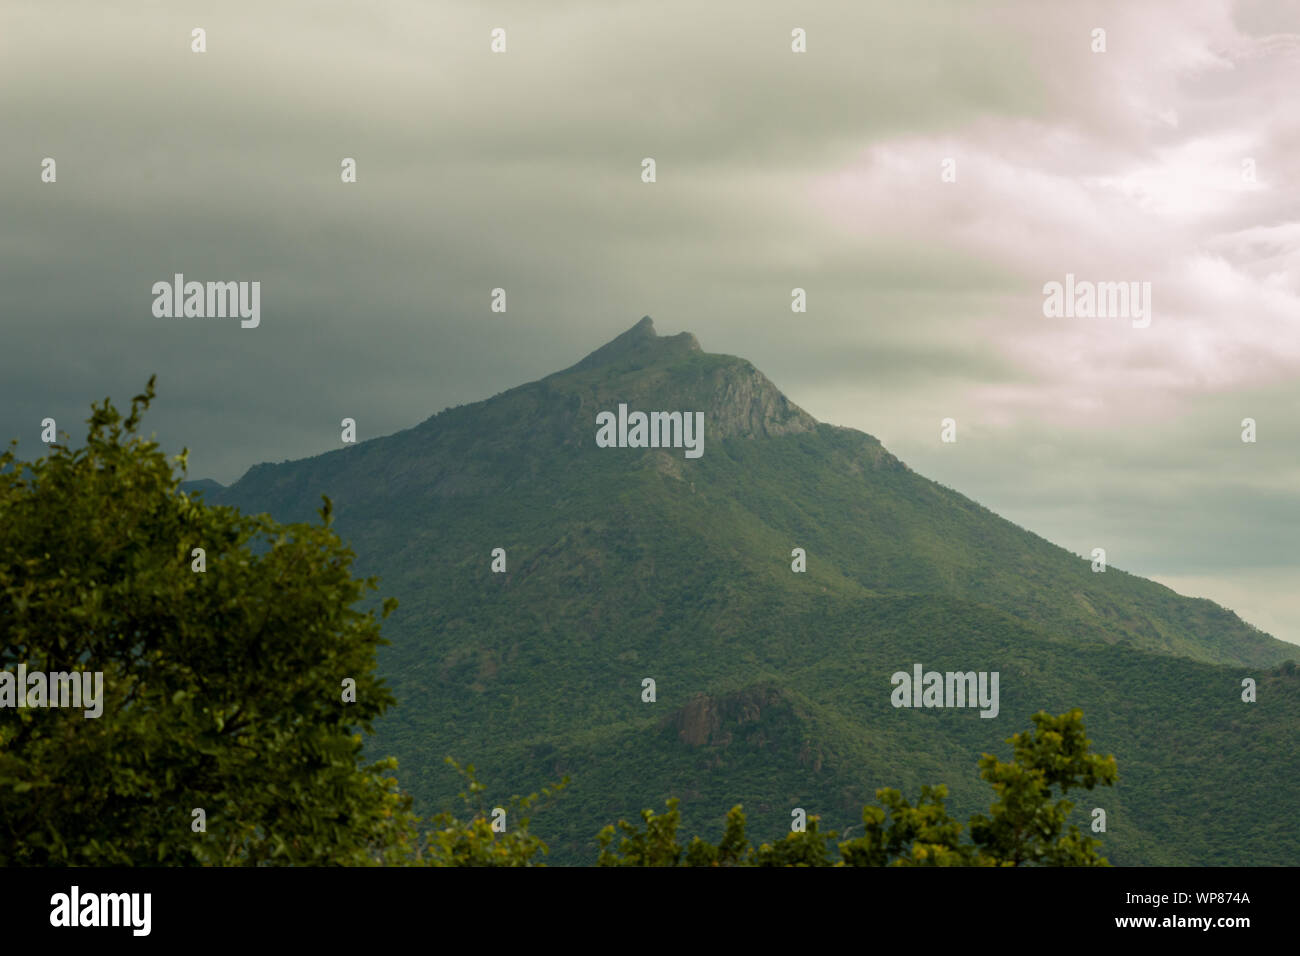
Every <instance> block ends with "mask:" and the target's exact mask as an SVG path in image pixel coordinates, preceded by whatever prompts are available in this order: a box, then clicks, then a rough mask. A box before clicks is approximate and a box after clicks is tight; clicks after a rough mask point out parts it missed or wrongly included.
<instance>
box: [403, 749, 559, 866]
mask: <svg viewBox="0 0 1300 956" xmlns="http://www.w3.org/2000/svg"><path fill="white" fill-rule="evenodd" d="M447 763H448V764H450V765H451V766H452V767H453V768H454V769H455V770H456V772H457V773H458V774H460V775H461V777H462V778H463V779H464V780H465V782H466V788H465V790H464V791H462V793H461V794H460V799H461V800H462V801H463V802H464V804H465V806H466V808H467V809H468V810H469V811H470V814H471V815H470V817H469V818H468V819H461V818H458V817H456V816H455V815H454V814H453V813H451V812H450V811H443V812H441V813H438V814H435V815H434V816H433V817H432V819H431V820H430V822H431V823H432V824H433V827H434V829H432V830H431V831H430V832H429V834H428V838H427V846H426V849H425V851H424V852H423V853H420V854H417V855H416V858H415V860H414V862H415V863H416V864H417V865H425V866H544V865H545V864H543V863H541V862H539V861H537V859H536V857H537V856H538V854H542V855H544V854H545V853H546V852H547V847H546V844H545V843H543V842H542V841H541V840H540V839H539V838H538V837H536V836H534V835H533V834H532V833H530V832H529V829H528V827H529V823H530V821H531V817H530V811H531V809H532V808H533V807H535V806H536V805H537V804H538V801H539V800H547V799H550V798H552V797H554V796H555V795H556V794H557V793H559V792H560V791H561V790H562V789H564V787H566V786H567V785H568V782H569V781H568V778H565V779H563V780H561V781H560V782H559V783H557V784H554V785H552V786H550V787H544V788H542V790H541V792H540V793H530V794H529V795H528V796H526V797H520V796H515V797H512V798H511V799H510V801H509V802H508V803H506V804H505V805H504V806H503V807H501V808H500V809H502V810H505V817H504V820H503V822H504V823H505V825H506V828H505V830H504V831H502V832H497V831H495V830H494V829H493V827H492V822H493V814H492V812H491V811H493V810H495V809H497V808H495V807H489V805H488V804H487V802H486V799H485V797H484V792H485V790H486V787H485V786H484V785H483V784H482V783H480V782H479V779H478V776H477V774H476V773H475V770H474V765H473V764H468V765H466V766H464V767H462V766H461V765H460V764H458V763H457V762H456V761H455V760H453V759H452V758H451V757H448V758H447Z"/></svg>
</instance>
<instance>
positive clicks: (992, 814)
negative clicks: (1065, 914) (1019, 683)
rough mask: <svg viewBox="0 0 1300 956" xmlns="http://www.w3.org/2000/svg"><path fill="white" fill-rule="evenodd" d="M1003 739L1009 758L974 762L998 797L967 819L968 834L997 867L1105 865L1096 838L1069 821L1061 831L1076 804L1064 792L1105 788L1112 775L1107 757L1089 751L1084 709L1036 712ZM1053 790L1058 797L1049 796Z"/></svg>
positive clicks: (1112, 764)
mask: <svg viewBox="0 0 1300 956" xmlns="http://www.w3.org/2000/svg"><path fill="white" fill-rule="evenodd" d="M1009 743H1010V744H1011V745H1012V749H1013V753H1014V756H1013V759H1012V760H1011V761H1010V762H1007V763H1004V762H1002V761H1000V760H998V759H997V758H996V757H994V756H993V755H992V754H985V755H984V756H983V758H982V759H981V760H980V776H981V777H983V778H984V780H986V781H987V782H988V783H990V784H992V786H993V791H994V793H996V794H997V800H996V801H994V803H993V806H992V807H991V808H990V810H989V813H988V815H987V816H985V815H976V816H975V817H972V818H971V822H970V829H971V837H972V839H974V841H975V842H976V843H977V844H978V845H979V846H980V848H981V849H982V851H983V852H984V853H985V854H987V855H988V856H989V857H991V858H992V859H993V860H994V861H996V862H998V863H1002V864H1011V865H1016V866H1018V865H1021V864H1026V863H1029V864H1033V863H1043V864H1047V865H1050V866H1105V865H1106V861H1105V860H1104V859H1102V858H1101V857H1099V856H1098V855H1097V849H1098V848H1099V847H1100V846H1101V841H1100V840H1094V839H1092V838H1090V837H1086V836H1083V835H1082V834H1080V833H1079V829H1078V827H1075V826H1071V827H1070V828H1069V830H1068V831H1067V830H1066V829H1065V825H1066V821H1067V819H1068V818H1069V816H1070V810H1071V809H1072V808H1073V806H1074V804H1072V803H1071V802H1070V801H1069V800H1066V799H1065V798H1064V794H1065V793H1066V792H1067V791H1069V790H1071V789H1075V788H1080V787H1081V788H1083V789H1085V790H1091V789H1092V788H1093V787H1096V786H1098V785H1099V784H1100V785H1104V786H1110V785H1112V784H1113V783H1114V782H1115V780H1116V776H1117V771H1116V767H1115V758H1114V757H1113V756H1112V757H1101V756H1098V755H1096V754H1091V753H1089V752H1088V750H1089V746H1090V741H1089V740H1088V738H1087V737H1086V736H1084V729H1083V712H1082V711H1080V710H1072V711H1070V712H1069V713H1068V714H1061V715H1060V716H1058V717H1052V716H1050V715H1048V714H1043V713H1039V714H1035V715H1034V729H1033V730H1032V731H1029V732H1027V733H1019V734H1016V735H1014V736H1013V737H1012V738H1011V740H1010V741H1009ZM1053 787H1055V788H1058V789H1059V790H1060V792H1061V794H1062V797H1061V798H1060V799H1057V800H1055V801H1053V799H1052V796H1053V793H1052V788H1053Z"/></svg>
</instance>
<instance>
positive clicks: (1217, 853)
mask: <svg viewBox="0 0 1300 956" xmlns="http://www.w3.org/2000/svg"><path fill="white" fill-rule="evenodd" d="M619 403H625V404H627V405H628V406H629V408H630V409H634V410H636V409H639V410H642V411H651V410H668V411H678V410H681V411H692V412H693V411H702V412H703V413H704V416H705V423H706V424H705V440H704V454H703V456H702V457H700V458H698V459H688V458H686V457H685V456H684V454H683V451H682V449H680V448H676V449H636V448H597V447H596V443H595V434H596V415H597V413H598V412H600V411H604V410H616V409H617V407H618V405H619ZM322 493H324V494H328V495H330V497H331V498H332V499H333V500H334V503H335V515H336V522H337V527H338V529H339V531H340V533H341V534H342V535H343V536H344V537H345V538H346V539H347V540H349V541H350V543H351V544H352V546H353V547H354V549H355V550H356V551H357V554H358V562H357V567H358V571H359V572H360V573H365V574H372V573H373V574H378V575H380V576H381V577H382V579H383V586H382V593H383V594H385V595H390V594H391V595H393V596H395V597H397V598H398V599H399V601H400V602H401V607H400V609H399V610H398V611H397V612H396V613H395V614H394V615H393V616H392V617H391V618H390V619H389V624H388V625H387V626H386V628H385V632H386V634H387V635H388V636H389V638H390V640H392V641H393V646H392V647H390V648H388V649H386V652H385V654H384V656H383V657H382V658H381V669H382V670H383V672H384V674H385V676H386V677H387V678H388V679H389V681H390V683H391V684H392V686H393V688H394V690H395V692H396V694H397V697H398V699H399V701H400V702H401V705H400V707H399V708H398V709H397V712H396V713H395V715H394V716H393V717H391V718H389V719H388V720H387V721H386V722H385V724H384V725H383V727H382V728H381V733H380V739H379V740H378V741H377V744H376V750H377V751H382V752H385V753H388V752H391V753H394V754H396V755H397V756H398V758H399V760H400V761H401V765H402V771H401V778H402V780H403V783H404V785H406V786H408V787H410V788H411V789H413V790H414V791H415V792H416V794H417V796H418V797H419V798H420V799H421V800H422V801H423V802H424V803H425V806H426V808H427V807H428V806H430V805H434V804H441V803H445V802H447V801H448V800H449V799H450V797H451V796H452V795H453V794H454V793H455V792H456V789H457V782H456V780H455V779H454V778H453V777H452V776H451V775H450V774H449V773H448V772H447V771H446V769H445V768H443V766H442V764H441V758H442V757H443V756H444V755H446V754H448V753H452V754H455V755H456V756H457V757H459V758H461V759H467V760H472V761H473V762H475V763H476V764H478V765H479V766H480V767H481V768H482V769H483V770H484V776H485V779H486V780H487V781H489V782H495V783H499V784H500V785H501V786H502V787H504V788H506V789H507V790H510V791H527V790H529V789H533V788H536V786H538V785H539V784H541V783H542V782H544V781H545V780H547V779H550V778H553V777H554V776H555V775H557V774H558V773H562V772H568V773H571V774H572V775H573V776H574V777H575V785H574V786H573V788H572V789H571V790H570V791H569V792H568V793H567V794H566V795H565V797H564V798H563V802H562V803H561V804H560V805H558V806H557V807H556V809H555V810H553V811H552V812H551V813H550V814H548V815H546V816H544V817H542V818H540V819H539V827H540V830H541V832H543V833H545V834H549V835H551V836H552V837H553V838H554V843H555V847H554V849H555V854H556V859H557V862H589V861H590V860H592V859H593V858H594V852H593V847H594V842H593V840H592V838H593V836H594V834H595V832H596V830H597V829H598V828H599V827H600V826H602V825H603V824H604V823H607V822H611V821H612V820H613V819H614V818H616V817H617V816H619V815H624V816H626V815H629V814H632V813H635V811H636V809H638V808H639V807H641V806H649V805H657V804H659V803H661V802H662V799H663V798H664V797H666V796H668V795H670V794H675V795H679V796H682V797H683V803H682V809H683V814H684V817H685V820H686V823H687V824H688V825H689V826H694V827H697V828H712V827H713V826H714V825H715V824H716V822H717V821H720V819H721V815H722V814H723V813H724V812H725V811H726V809H727V808H728V807H729V806H731V805H732V804H733V803H735V802H744V803H745V804H746V806H747V809H748V810H749V811H750V812H751V822H752V823H753V825H754V833H755V835H756V836H758V837H760V838H763V837H771V836H775V835H778V834H779V833H780V832H781V830H782V829H783V828H784V827H786V826H788V820H789V813H790V810H791V808H793V807H795V806H802V807H804V808H805V809H807V810H809V812H821V813H823V814H824V816H825V820H826V824H827V825H830V826H837V827H843V826H847V825H849V824H852V823H855V822H858V814H859V812H860V808H861V805H862V803H863V802H865V801H867V800H869V799H870V798H871V793H872V791H873V790H874V789H875V788H876V787H879V786H886V785H891V786H898V785H902V786H908V787H913V786H915V785H919V784H920V783H923V782H946V783H948V784H949V785H950V786H951V787H952V789H953V791H954V805H955V806H956V807H957V809H958V810H960V811H962V812H963V815H964V812H966V811H969V810H971V809H975V808H976V807H977V806H985V805H987V802H988V800H987V797H986V795H985V794H984V793H983V791H982V790H981V787H982V784H979V783H978V781H977V779H976V772H975V760H976V759H977V757H978V755H979V753H980V752H981V751H984V750H990V749H998V748H1000V746H1001V741H1002V740H1003V738H1005V737H1007V736H1009V735H1010V734H1011V733H1012V732H1014V731H1016V730H1019V729H1022V728H1023V727H1025V726H1026V725H1027V723H1028V717H1029V714H1030V713H1032V712H1033V711H1035V710H1038V709H1040V708H1042V709H1048V710H1053V711H1061V710H1064V709H1067V708H1068V707H1071V706H1081V707H1083V708H1084V710H1085V714H1086V717H1087V720H1088V724H1089V728H1090V732H1091V733H1092V736H1093V739H1094V740H1095V741H1096V743H1097V746H1098V747H1099V748H1100V749H1102V750H1104V751H1107V752H1114V753H1115V754H1116V756H1117V758H1118V759H1119V762H1120V773H1121V783H1120V786H1119V787H1118V788H1117V789H1116V791H1115V792H1113V793H1108V794H1105V795H1103V796H1102V797H1100V798H1099V799H1100V800H1102V801H1106V802H1103V803H1099V804H1098V805H1101V806H1104V807H1105V808H1106V809H1107V812H1108V814H1109V815H1110V819H1111V828H1110V833H1109V834H1108V839H1107V847H1108V851H1109V852H1110V855H1111V857H1112V859H1113V860H1114V861H1115V862H1127V863H1139V862H1141V863H1174V862H1182V863H1227V862H1234V863H1263V862H1294V859H1295V858H1296V856H1297V852H1296V851H1297V848H1298V844H1297V838H1296V836H1295V835H1294V833H1293V832H1291V828H1289V827H1287V826H1284V825H1281V824H1276V823H1275V822H1273V821H1277V820H1279V819H1282V820H1285V819H1287V817H1288V816H1292V818H1293V815H1285V814H1280V813H1279V811H1280V810H1281V807H1280V806H1279V800H1281V801H1282V802H1285V803H1288V804H1289V807H1290V809H1292V810H1294V809H1296V804H1297V800H1296V798H1295V797H1294V796H1291V795H1287V796H1283V797H1279V796H1278V790H1277V785H1278V784H1279V783H1283V782H1294V778H1295V765H1294V760H1293V758H1292V757H1291V753H1292V750H1293V743H1292V742H1293V741H1294V739H1295V736H1296V731H1297V729H1298V728H1300V699H1298V694H1297V685H1298V680H1297V678H1296V676H1295V675H1294V673H1293V671H1294V668H1290V670H1288V669H1286V668H1280V667H1278V666H1277V665H1279V664H1280V663H1281V662H1282V661H1283V660H1285V659H1287V658H1291V657H1295V656H1297V655H1296V652H1295V649H1294V647H1292V646H1291V645H1287V644H1284V643H1282V642H1280V641H1276V640H1274V639H1272V638H1271V637H1268V636H1267V635H1264V634H1262V633H1261V632H1259V631H1258V630H1256V629H1255V628H1252V627H1251V626H1250V625H1248V624H1246V623H1244V622H1243V621H1241V620H1240V619H1239V618H1237V617H1236V615H1234V614H1232V613H1231V612H1229V611H1226V610H1224V609H1223V608H1220V607H1218V606H1217V605H1215V604H1213V603H1211V602H1209V601H1204V600H1195V599H1190V598H1185V597H1181V596H1179V595H1177V594H1175V593H1174V592H1173V591H1171V590H1169V589H1168V588H1165V587H1163V586H1161V585H1158V584H1155V583H1154V582H1151V581H1147V580H1145V579H1142V578H1139V577H1136V576H1133V575H1129V574H1125V573H1124V572H1122V571H1120V570H1118V569H1116V568H1113V567H1112V568H1109V569H1108V570H1107V571H1106V572H1105V573H1104V574H1095V573H1093V572H1092V571H1091V569H1090V566H1089V563H1088V562H1087V561H1085V560H1083V559H1081V558H1079V557H1077V556H1074V555H1071V554H1070V553H1069V552H1067V551H1065V550H1063V549H1061V548H1058V547H1056V546H1054V545H1052V544H1050V543H1049V542H1047V541H1045V540H1043V539H1042V538H1039V537H1037V536H1035V535H1033V534H1030V533H1029V532H1026V531H1024V530H1023V529H1020V528H1018V527H1016V526H1015V525H1013V524H1011V523H1010V522H1007V521H1005V520H1003V519H1001V518H999V517H998V516H996V515H994V514H993V513H992V512H990V511H988V510H987V509H984V508H982V507H981V506H979V505H978V504H976V503H974V502H972V501H970V500H969V499H967V498H965V497H963V496H961V495H959V494H957V493H956V492H954V491H952V490H950V489H947V488H944V487H942V486H940V485H938V484H935V483H934V482H931V481H929V480H927V479H925V478H922V477H921V476H919V475H917V474H915V473H914V472H912V471H911V470H910V469H908V468H907V467H906V466H905V465H903V464H902V463H901V462H899V461H898V460H897V459H896V458H894V457H893V456H892V455H890V454H889V453H888V452H887V451H886V450H885V449H884V448H883V447H882V446H881V445H880V443H879V442H878V441H876V440H875V439H874V438H872V437H871V436H869V435H865V434H862V433H860V432H856V431H853V430H850V429H844V428H837V427H834V426H830V425H825V424H820V423H818V422H816V421H815V420H813V419H812V418H811V417H810V416H809V415H807V414H806V413H805V412H803V411H802V410H801V409H799V408H798V407H797V406H795V405H793V404H791V403H790V402H789V400H788V399H786V398H785V396H783V395H782V394H781V393H780V392H779V391H778V390H777V389H776V388H775V387H774V386H773V385H772V384H771V382H769V381H768V380H767V379H766V378H765V377H763V376H762V374H761V373H759V372H758V371H757V370H755V369H754V368H753V366H752V365H750V364H749V363H748V362H745V361H744V360H742V359H738V358H735V357H732V356H726V355H712V354H707V353H704V352H702V351H700V349H699V345H698V343H696V341H695V339H694V337H693V336H690V335H688V334H682V335H678V336H671V337H659V336H657V335H656V334H655V332H654V329H653V326H652V324H651V323H650V320H649V319H648V318H647V319H643V320H642V321H641V322H640V323H638V324H637V325H636V326H634V327H633V328H632V329H630V330H629V331H628V332H625V333H624V334H623V335H621V336H619V337H618V338H617V339H615V340H614V341H612V342H610V343H609V344H607V345H606V346H604V347H602V348H601V349H599V350H597V351H596V352H594V353H592V354H591V355H590V356H588V357H587V358H586V359H584V360H582V361H581V362H579V363H577V364H576V365H574V366H573V367H571V368H569V369H566V370H565V371H563V372H559V373H556V374H555V375H552V376H549V377H548V378H545V379H543V380H541V381H539V382H534V383H531V384H528V385H524V386H521V387H519V388H516V389H512V390H510V391H508V392H505V393H502V394H500V395H497V396H495V397H494V398H492V399H489V400H487V401H485V402H480V403H476V404H473V405H468V406H462V407H459V408H454V409H448V410H447V411H444V412H442V413H441V414H439V415H436V416H434V417H433V418H431V419H429V420H427V421H426V422H424V423H422V424H421V425H419V426H417V427H415V428H412V429H409V430H407V431H403V432H400V433H398V434H395V435H391V436H388V437H385V438H380V439H375V440H372V441H368V442H365V443H362V444H359V445H356V446H350V447H347V448H344V449H340V450H338V451H334V452H330V453H327V454H324V455H320V456H317V457H315V458H311V459H306V460H302V461H296V462H288V463H285V464H281V465H260V466H257V467H255V468H253V469H251V470H250V471H249V472H248V473H247V474H246V475H245V476H244V477H243V478H242V479H241V480H240V481H239V482H237V483H236V484H235V485H233V486H231V487H230V488H228V489H225V490H222V491H218V492H215V493H211V492H210V493H209V495H208V497H209V498H210V499H211V500H213V501H215V502H218V503H228V504H235V505H238V506H240V507H242V508H244V509H246V510H254V511H270V512H271V513H272V514H273V515H275V516H276V517H277V518H279V519H281V520H308V519H310V518H311V517H312V513H313V511H314V509H315V508H316V507H317V506H318V504H319V500H320V495H321V494H322ZM795 547H800V548H804V549H806V551H807V556H808V558H807V561H808V564H807V573H803V574H795V573H792V571H791V568H790V562H791V549H792V548H795ZM494 548H503V549H505V551H506V555H507V570H506V572H505V573H492V571H491V570H490V563H491V553H492V551H493V549H494ZM916 662H920V663H922V664H923V665H924V666H925V668H926V669H927V670H929V669H934V670H940V671H945V670H960V671H969V670H996V671H999V672H1000V673H1001V675H1002V680H1001V712H1000V714H999V716H998V717H997V718H996V719H981V718H980V717H979V716H978V714H977V713H976V712H975V711H949V710H919V709H918V710H907V709H895V708H893V707H892V706H891V705H890V702H889V696H890V690H891V686H890V680H889V678H890V675H891V674H892V673H893V672H894V671H897V670H910V668H911V666H912V664H914V663H916ZM1246 676H1251V677H1254V678H1255V679H1256V680H1258V681H1259V682H1260V685H1261V691H1260V701H1259V703H1257V704H1251V705H1248V704H1244V703H1242V702H1241V701H1240V696H1239V695H1240V681H1241V678H1243V677H1246ZM646 677H651V678H653V679H654V680H655V681H656V684H657V690H658V700H657V701H656V702H655V703H652V704H651V703H642V701H641V696H640V695H641V686H642V685H641V682H642V679H643V678H646ZM1286 792H1287V793H1288V794H1290V793H1293V792H1294V791H1293V788H1286ZM792 801H793V802H792Z"/></svg>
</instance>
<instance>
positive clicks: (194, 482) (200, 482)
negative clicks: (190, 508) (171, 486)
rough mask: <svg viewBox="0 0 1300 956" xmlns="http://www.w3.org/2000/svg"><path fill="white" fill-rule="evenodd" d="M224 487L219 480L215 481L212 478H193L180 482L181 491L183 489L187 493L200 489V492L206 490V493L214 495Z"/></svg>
mask: <svg viewBox="0 0 1300 956" xmlns="http://www.w3.org/2000/svg"><path fill="white" fill-rule="evenodd" d="M224 489H225V485H223V484H222V483H221V482H219V481H215V480H214V479H212V478H193V479H191V480H189V481H182V482H181V491H184V492H186V493H187V494H188V493H191V492H196V491H202V492H206V493H207V494H208V495H214V494H216V493H217V492H219V491H223V490H224Z"/></svg>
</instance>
